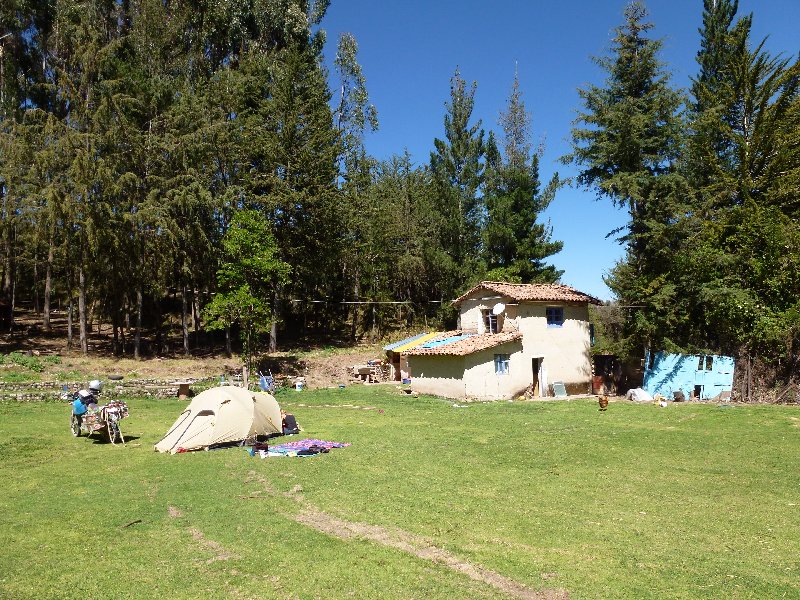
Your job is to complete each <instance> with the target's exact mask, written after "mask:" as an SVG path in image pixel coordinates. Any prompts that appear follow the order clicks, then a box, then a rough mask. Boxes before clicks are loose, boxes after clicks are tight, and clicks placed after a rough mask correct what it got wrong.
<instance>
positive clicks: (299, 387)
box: [294, 381, 303, 392]
mask: <svg viewBox="0 0 800 600" xmlns="http://www.w3.org/2000/svg"><path fill="white" fill-rule="evenodd" d="M294 389H296V390H297V391H298V392H302V391H303V382H302V381H298V382H296V383H295V384H294Z"/></svg>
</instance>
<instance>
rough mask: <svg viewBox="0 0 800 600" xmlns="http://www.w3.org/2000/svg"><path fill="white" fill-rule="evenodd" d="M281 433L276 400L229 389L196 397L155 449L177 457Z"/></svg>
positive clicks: (218, 389) (230, 386) (267, 396)
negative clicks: (259, 436)
mask: <svg viewBox="0 0 800 600" xmlns="http://www.w3.org/2000/svg"><path fill="white" fill-rule="evenodd" d="M281 431H282V429H281V409H280V407H279V406H278V403H277V402H276V401H275V398H273V397H272V396H270V395H269V394H264V393H262V392H251V391H249V390H246V389H244V388H240V387H236V386H232V385H227V386H221V387H215V388H211V389H208V390H206V391H204V392H201V393H199V394H198V395H197V396H195V398H194V400H192V402H191V404H189V406H187V407H186V410H184V411H183V412H182V413H181V414H180V416H178V419H177V420H176V421H175V423H173V425H172V427H170V428H169V431H168V432H167V434H166V435H165V436H164V438H163V439H162V440H161V441H160V442H158V443H157V444H156V445H155V449H156V450H158V451H159V452H170V453H172V454H175V453H176V452H184V451H187V450H198V449H200V448H208V447H209V446H214V445H218V444H225V443H228V442H236V441H240V440H244V439H247V438H249V437H253V436H256V435H269V434H271V433H281Z"/></svg>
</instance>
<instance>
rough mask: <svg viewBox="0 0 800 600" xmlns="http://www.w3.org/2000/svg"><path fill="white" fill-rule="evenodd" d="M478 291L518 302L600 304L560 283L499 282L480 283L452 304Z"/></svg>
mask: <svg viewBox="0 0 800 600" xmlns="http://www.w3.org/2000/svg"><path fill="white" fill-rule="evenodd" d="M478 290H486V291H488V292H493V293H495V294H499V295H501V296H507V297H509V298H511V299H512V300H516V301H518V302H524V301H532V302H537V301H538V302H588V303H589V304H602V302H601V301H600V300H598V299H597V298H595V297H594V296H590V295H589V294H584V293H583V292H580V291H578V290H576V289H575V288H573V287H570V286H568V285H562V284H560V283H503V282H500V281H481V282H480V283H479V284H478V285H476V286H475V287H474V288H472V289H471V290H469V291H468V292H466V293H464V294H462V295H461V296H459V297H458V298H456V299H455V300H453V304H460V303H461V302H463V301H464V300H466V299H467V298H468V297H469V296H471V295H472V294H473V293H474V292H476V291H478Z"/></svg>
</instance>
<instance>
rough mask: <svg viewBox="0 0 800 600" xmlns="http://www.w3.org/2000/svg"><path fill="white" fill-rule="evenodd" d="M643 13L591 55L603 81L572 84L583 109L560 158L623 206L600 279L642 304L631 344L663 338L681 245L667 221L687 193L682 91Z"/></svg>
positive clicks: (582, 180)
mask: <svg viewBox="0 0 800 600" xmlns="http://www.w3.org/2000/svg"><path fill="white" fill-rule="evenodd" d="M646 17H647V11H646V9H645V7H644V5H642V4H641V3H639V2H634V3H632V4H630V5H628V7H627V8H626V9H625V24H624V25H623V26H621V27H618V28H617V29H616V30H615V36H614V40H613V44H612V48H611V54H610V56H604V57H600V58H596V59H595V62H596V63H597V64H598V65H599V66H600V67H601V68H602V69H603V70H604V71H605V72H606V74H607V79H606V82H605V84H604V86H603V87H601V86H596V85H591V86H588V87H587V88H584V89H581V90H579V93H580V96H581V98H582V100H583V110H582V111H580V112H579V114H578V118H577V119H576V123H575V126H574V128H573V130H572V138H573V151H572V154H570V155H569V156H567V157H565V160H566V161H568V162H573V163H575V164H576V165H578V166H579V167H580V168H581V170H580V172H579V173H578V176H577V181H578V183H579V184H580V185H583V186H586V187H588V188H591V189H594V190H595V191H596V192H597V194H598V197H607V198H609V199H610V200H611V201H612V202H613V203H614V204H615V205H617V206H620V207H624V208H625V209H626V210H627V212H628V218H629V221H628V225H627V227H626V230H625V231H624V233H623V235H622V236H621V238H620V239H621V241H623V242H624V243H625V244H626V257H625V259H624V261H623V262H622V263H621V264H619V265H618V266H617V267H616V268H615V269H614V270H613V271H612V273H611V275H610V277H609V278H608V281H607V283H608V284H609V285H610V287H611V289H612V290H613V291H614V292H615V293H616V294H617V296H618V297H619V298H620V300H622V301H623V303H625V304H630V305H641V306H643V308H642V309H640V310H639V311H638V312H637V314H636V318H635V319H632V320H631V321H630V325H631V327H630V329H629V331H628V335H629V336H631V337H630V340H631V343H632V344H634V345H635V346H638V347H641V346H640V344H651V343H655V344H658V345H660V346H663V345H668V344H669V339H668V337H669V335H670V333H669V332H670V331H671V326H672V324H673V323H674V320H675V318H676V316H675V315H674V314H673V313H671V312H670V306H671V305H673V304H674V301H675V289H674V286H672V285H671V284H670V283H669V281H668V280H667V279H666V278H665V277H664V273H665V271H666V270H667V269H668V266H669V263H670V256H671V252H672V250H674V248H675V247H676V246H677V245H679V243H680V240H679V239H676V236H677V235H678V232H677V230H676V229H675V228H672V227H671V224H672V223H673V222H674V220H675V219H676V218H677V217H678V216H679V215H681V214H683V213H684V212H685V210H686V207H685V204H684V201H685V198H686V197H687V195H688V192H689V190H688V188H687V186H686V182H685V180H684V179H683V177H682V176H681V175H679V174H678V173H677V172H676V161H677V158H678V156H679V151H680V148H681V141H682V132H683V121H682V119H681V117H680V114H679V110H680V107H681V104H682V97H681V95H680V94H679V93H678V92H676V91H675V90H673V89H672V88H671V87H670V83H669V75H668V73H667V72H666V71H665V69H664V66H663V64H662V63H661V62H660V60H659V58H658V53H659V51H660V49H661V42H660V41H659V40H654V39H651V38H649V37H647V33H648V32H649V31H650V30H651V29H652V27H653V25H652V24H651V23H648V22H646V21H645V18H646ZM664 338H667V339H664Z"/></svg>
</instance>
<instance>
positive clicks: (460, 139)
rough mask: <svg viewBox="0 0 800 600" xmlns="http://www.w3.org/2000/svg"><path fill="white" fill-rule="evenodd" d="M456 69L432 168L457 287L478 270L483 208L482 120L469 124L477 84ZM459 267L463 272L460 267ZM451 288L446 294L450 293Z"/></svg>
mask: <svg viewBox="0 0 800 600" xmlns="http://www.w3.org/2000/svg"><path fill="white" fill-rule="evenodd" d="M476 87H477V84H476V83H475V82H473V83H472V85H471V86H468V85H467V82H466V81H465V80H464V79H463V78H462V77H461V73H460V71H459V70H458V69H456V72H455V74H454V75H453V77H452V79H451V80H450V101H449V102H448V103H447V104H446V107H447V113H446V114H445V117H444V130H445V139H444V140H441V139H438V138H436V139H435V140H434V141H433V144H434V148H435V150H434V151H433V152H431V160H430V166H431V172H432V173H433V177H434V181H435V183H436V186H437V195H438V202H439V206H440V214H441V218H442V231H444V232H446V234H445V235H446V237H445V248H446V249H447V251H448V252H449V253H450V256H451V257H452V260H453V262H454V266H455V271H456V272H457V273H458V274H457V275H455V280H454V282H453V284H454V286H458V285H461V284H462V283H463V281H464V280H465V278H466V274H467V273H470V272H474V271H475V267H476V265H477V261H478V257H479V250H480V241H481V240H480V230H481V227H482V224H483V217H484V207H483V203H482V198H481V196H480V194H479V190H480V187H481V183H482V181H483V170H484V163H483V156H484V152H485V147H484V131H483V129H481V122H480V120H478V121H477V122H476V123H474V124H470V121H471V120H472V111H473V108H474V106H475V89H476ZM458 271H460V273H459V272H458ZM453 289H454V287H450V288H449V289H448V290H446V291H445V293H448V294H449V293H450V292H451V291H452V290H453Z"/></svg>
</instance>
